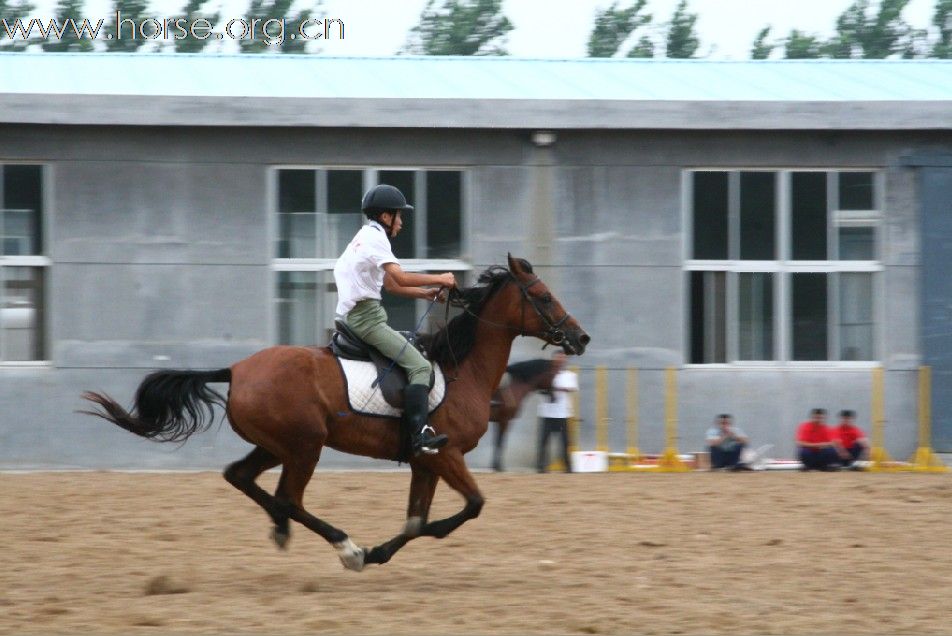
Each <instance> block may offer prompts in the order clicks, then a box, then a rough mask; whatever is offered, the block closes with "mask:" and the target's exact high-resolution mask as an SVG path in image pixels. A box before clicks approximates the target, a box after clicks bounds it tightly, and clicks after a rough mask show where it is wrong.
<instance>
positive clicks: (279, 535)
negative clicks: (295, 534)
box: [271, 527, 291, 550]
mask: <svg viewBox="0 0 952 636" xmlns="http://www.w3.org/2000/svg"><path fill="white" fill-rule="evenodd" d="M271 540H272V541H274V545H276V546H278V549H280V550H287V549H288V541H290V540H291V533H290V532H289V531H287V530H281V529H279V528H277V527H274V528H271Z"/></svg>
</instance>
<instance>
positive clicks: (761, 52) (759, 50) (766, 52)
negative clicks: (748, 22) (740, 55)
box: [750, 26, 777, 60]
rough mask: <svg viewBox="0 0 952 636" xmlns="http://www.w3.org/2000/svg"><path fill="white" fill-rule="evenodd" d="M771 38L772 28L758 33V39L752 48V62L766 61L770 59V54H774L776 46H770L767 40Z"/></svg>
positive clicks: (766, 28) (766, 27)
mask: <svg viewBox="0 0 952 636" xmlns="http://www.w3.org/2000/svg"><path fill="white" fill-rule="evenodd" d="M769 36H770V27H769V26H765V27H764V28H762V29H761V30H760V32H759V33H757V37H756V38H755V39H754V44H753V46H751V48H750V59H752V60H766V59H767V58H768V57H770V54H771V53H773V50H774V47H776V46H777V45H776V44H770V43H769V42H767V38H768V37H769Z"/></svg>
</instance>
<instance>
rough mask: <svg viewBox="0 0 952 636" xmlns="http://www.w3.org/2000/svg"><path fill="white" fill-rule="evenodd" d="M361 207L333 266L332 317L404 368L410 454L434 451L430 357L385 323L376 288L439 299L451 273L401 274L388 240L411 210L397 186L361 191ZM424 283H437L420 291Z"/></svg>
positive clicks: (451, 281) (437, 443) (437, 439)
mask: <svg viewBox="0 0 952 636" xmlns="http://www.w3.org/2000/svg"><path fill="white" fill-rule="evenodd" d="M360 209H361V210H363V212H364V214H365V215H366V216H367V218H368V219H369V223H367V224H366V225H364V226H363V227H362V228H360V230H359V231H358V232H357V234H356V236H354V239H353V240H352V241H351V242H350V244H349V245H348V246H347V248H346V249H345V250H344V253H343V254H341V256H340V258H338V259H337V263H336V264H335V265H334V282H335V283H336V284H337V309H336V312H335V313H336V315H337V319H338V320H341V321H343V322H344V323H345V324H346V325H347V326H348V327H350V329H351V331H353V332H354V334H355V335H356V336H357V337H358V338H360V339H361V340H363V341H364V342H366V343H367V344H368V345H370V346H372V347H375V348H376V349H377V350H379V351H380V353H382V354H383V355H385V356H387V357H388V358H390V359H392V360H395V361H396V363H397V364H399V365H400V366H401V367H403V369H404V370H405V371H406V372H407V381H408V384H407V386H406V388H405V389H404V418H406V421H407V423H408V428H409V429H410V436H411V439H410V441H411V444H412V447H413V454H414V455H418V454H419V453H421V452H423V453H427V454H434V453H437V452H439V449H440V448H441V447H442V446H444V445H445V444H446V442H447V437H446V435H437V434H436V431H434V430H433V427H431V426H430V425H429V424H428V423H427V415H428V411H429V408H428V407H429V393H430V373H431V372H432V367H431V366H430V363H429V361H428V360H427V359H426V358H424V357H423V355H422V354H421V353H420V352H419V350H417V348H416V347H414V346H413V345H410V344H408V342H407V339H406V338H404V337H403V336H401V335H400V334H398V333H397V332H396V331H394V330H393V329H391V328H390V327H389V326H388V325H387V312H386V311H384V309H383V307H382V306H381V304H380V299H381V296H380V289H381V287H383V288H385V289H386V290H387V291H388V292H390V293H391V294H395V295H397V296H405V297H407V298H419V299H425V300H434V299H441V294H440V291H441V290H440V289H439V287H446V288H452V287H455V286H456V278H455V277H454V276H453V274H452V273H450V272H446V273H445V274H439V275H436V274H416V273H411V272H405V271H403V269H402V268H401V267H400V262H399V261H398V260H397V259H396V257H395V256H394V255H393V249H392V247H391V245H390V242H391V241H392V240H393V238H394V237H396V236H397V234H399V233H400V230H401V229H402V228H403V216H402V215H403V214H405V213H408V212H411V211H413V206H412V205H408V204H407V199H406V197H405V196H403V193H402V192H400V190H398V189H397V188H395V187H393V186H391V185H385V184H380V185H378V186H375V187H373V188H372V189H371V190H369V191H368V192H367V194H365V195H364V198H363V201H362V203H361V206H360ZM424 285H436V286H439V287H434V288H430V289H424V288H423V286H424Z"/></svg>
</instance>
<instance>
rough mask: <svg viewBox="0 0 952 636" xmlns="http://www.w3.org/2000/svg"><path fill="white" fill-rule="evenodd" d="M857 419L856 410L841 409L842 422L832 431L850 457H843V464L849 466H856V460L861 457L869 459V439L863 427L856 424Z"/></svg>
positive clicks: (834, 437)
mask: <svg viewBox="0 0 952 636" xmlns="http://www.w3.org/2000/svg"><path fill="white" fill-rule="evenodd" d="M855 421H856V412H855V411H850V410H843V411H840V424H839V426H835V427H833V429H832V430H831V431H830V434H831V435H832V437H833V439H834V440H836V441H837V442H839V443H840V446H842V447H843V449H844V450H845V451H846V452H847V454H848V457H844V458H843V465H844V466H847V467H856V461H857V460H859V459H863V460H866V459H869V440H868V439H867V438H866V434H865V433H864V432H863V431H862V429H860V428H859V427H858V426H856V424H855Z"/></svg>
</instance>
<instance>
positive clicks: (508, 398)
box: [489, 358, 558, 472]
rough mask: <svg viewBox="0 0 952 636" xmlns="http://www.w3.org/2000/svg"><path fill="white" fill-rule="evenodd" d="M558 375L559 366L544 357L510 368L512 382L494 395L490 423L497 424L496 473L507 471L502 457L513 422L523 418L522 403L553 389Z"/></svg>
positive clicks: (494, 453)
mask: <svg viewBox="0 0 952 636" xmlns="http://www.w3.org/2000/svg"><path fill="white" fill-rule="evenodd" d="M557 373H558V369H557V368H556V366H555V363H554V362H553V361H552V360H546V359H544V358H540V359H537V360H526V361H525V362H517V363H515V364H510V365H509V366H508V367H506V374H507V375H508V378H509V381H508V382H505V383H503V385H502V386H500V387H499V388H498V389H497V390H496V392H495V393H494V394H493V399H492V407H491V408H490V410H489V421H490V422H495V423H496V434H495V436H494V437H493V459H492V467H493V470H495V471H496V472H499V471H502V470H503V466H502V455H503V447H504V446H505V441H506V433H507V432H508V431H509V422H511V421H512V420H514V419H516V418H517V417H519V410H520V409H521V408H522V402H523V401H524V400H525V399H526V397H528V396H529V394H530V393H532V392H533V391H548V390H550V389H551V388H552V380H554V379H555V376H556V374H557Z"/></svg>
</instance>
